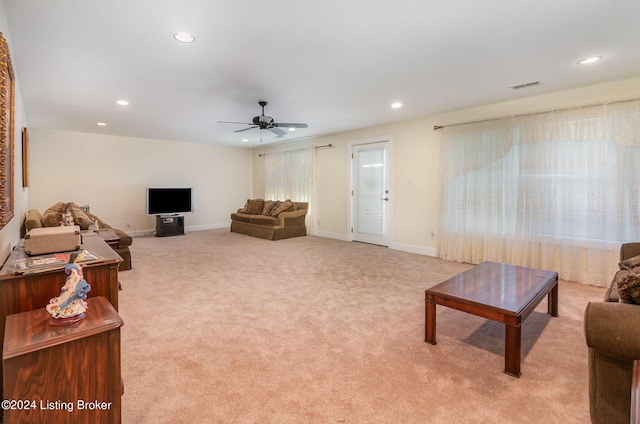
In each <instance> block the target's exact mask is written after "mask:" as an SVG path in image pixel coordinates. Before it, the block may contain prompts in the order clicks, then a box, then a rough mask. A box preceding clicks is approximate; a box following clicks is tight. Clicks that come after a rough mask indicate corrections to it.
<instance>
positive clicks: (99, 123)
mask: <svg viewBox="0 0 640 424" xmlns="http://www.w3.org/2000/svg"><path fill="white" fill-rule="evenodd" d="M98 126H99V127H106V126H107V124H106V123H104V122H98Z"/></svg>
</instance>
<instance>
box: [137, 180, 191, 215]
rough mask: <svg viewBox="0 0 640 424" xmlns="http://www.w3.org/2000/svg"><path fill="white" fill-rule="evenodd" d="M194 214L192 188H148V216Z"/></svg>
mask: <svg viewBox="0 0 640 424" xmlns="http://www.w3.org/2000/svg"><path fill="white" fill-rule="evenodd" d="M184 212H193V196H192V190H191V188H151V187H150V188H147V214H149V215H164V214H176V213H184Z"/></svg>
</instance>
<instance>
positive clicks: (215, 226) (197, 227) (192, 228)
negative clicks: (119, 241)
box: [125, 222, 231, 237]
mask: <svg viewBox="0 0 640 424" xmlns="http://www.w3.org/2000/svg"><path fill="white" fill-rule="evenodd" d="M219 228H231V223H229V222H225V223H222V224H205V225H190V226H188V227H185V228H184V232H185V233H188V232H190V231H202V230H216V229H219ZM155 232H156V229H155V228H148V229H146V230H136V231H131V230H130V231H125V233H127V234H129V235H130V236H131V237H142V236H148V235H151V234H155Z"/></svg>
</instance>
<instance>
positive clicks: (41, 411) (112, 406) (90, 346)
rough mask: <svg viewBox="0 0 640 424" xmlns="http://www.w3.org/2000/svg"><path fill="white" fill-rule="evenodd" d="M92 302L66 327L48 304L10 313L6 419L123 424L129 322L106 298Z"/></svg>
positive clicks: (5, 363) (6, 342) (8, 422)
mask: <svg viewBox="0 0 640 424" xmlns="http://www.w3.org/2000/svg"><path fill="white" fill-rule="evenodd" d="M87 304H88V309H87V312H86V314H87V316H86V317H85V318H84V319H83V320H82V321H79V322H77V323H75V324H71V325H68V326H62V327H55V326H51V325H49V323H48V320H49V317H50V315H49V313H48V312H47V311H46V310H45V309H44V308H43V309H37V310H33V311H29V312H22V313H19V314H13V315H9V316H8V317H7V321H6V331H5V336H4V350H3V354H2V362H3V367H4V375H3V391H4V393H3V394H4V399H5V400H8V401H9V402H10V403H9V404H8V405H5V404H4V403H3V407H4V409H5V411H4V423H6V424H11V423H26V422H30V423H44V422H50V423H54V422H56V423H120V422H121V396H122V391H123V389H122V383H121V377H120V327H122V326H123V325H124V322H123V321H122V318H120V316H119V315H118V313H117V312H116V310H115V309H114V308H113V306H111V304H110V303H109V302H108V301H107V299H106V298H104V297H92V298H89V299H87ZM5 403H6V402H5ZM5 406H8V407H5Z"/></svg>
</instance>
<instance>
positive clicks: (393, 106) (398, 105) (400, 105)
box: [391, 102, 402, 109]
mask: <svg viewBox="0 0 640 424" xmlns="http://www.w3.org/2000/svg"><path fill="white" fill-rule="evenodd" d="M391 107H392V108H394V109H398V108H399V107H402V103H400V102H395V103H392V104H391Z"/></svg>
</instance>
